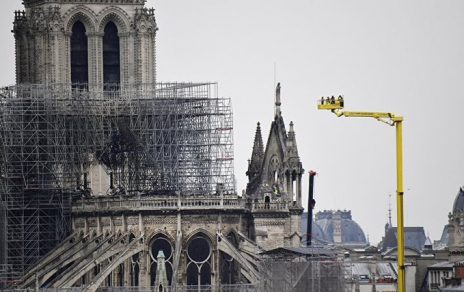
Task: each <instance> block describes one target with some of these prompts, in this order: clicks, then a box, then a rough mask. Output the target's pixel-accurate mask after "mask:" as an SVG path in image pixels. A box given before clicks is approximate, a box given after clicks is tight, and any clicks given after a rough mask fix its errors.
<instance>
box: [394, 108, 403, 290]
mask: <svg viewBox="0 0 464 292" xmlns="http://www.w3.org/2000/svg"><path fill="white" fill-rule="evenodd" d="M394 121H395V125H396V184H397V190H396V199H397V211H396V212H397V221H398V291H399V292H405V291H406V283H405V281H406V277H405V267H404V221H403V194H404V191H403V118H402V117H398V118H396V120H394Z"/></svg>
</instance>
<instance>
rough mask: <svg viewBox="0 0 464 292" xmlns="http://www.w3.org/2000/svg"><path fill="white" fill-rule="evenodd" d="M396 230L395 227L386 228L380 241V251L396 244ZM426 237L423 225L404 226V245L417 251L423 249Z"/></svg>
mask: <svg viewBox="0 0 464 292" xmlns="http://www.w3.org/2000/svg"><path fill="white" fill-rule="evenodd" d="M397 235H398V231H397V228H396V227H390V228H388V230H386V234H385V237H384V238H383V241H382V242H381V251H382V252H385V251H388V250H389V249H393V248H396V247H397V246H398V236H397ZM426 241H427V237H426V236H425V231H424V227H405V228H404V245H405V247H408V248H413V249H415V250H417V251H418V252H420V251H422V250H423V249H424V246H425V243H426Z"/></svg>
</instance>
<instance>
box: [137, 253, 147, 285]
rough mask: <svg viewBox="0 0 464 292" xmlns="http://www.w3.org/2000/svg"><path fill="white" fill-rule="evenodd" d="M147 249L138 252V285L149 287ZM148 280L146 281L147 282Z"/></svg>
mask: <svg viewBox="0 0 464 292" xmlns="http://www.w3.org/2000/svg"><path fill="white" fill-rule="evenodd" d="M147 254H148V251H147V250H146V248H144V250H142V251H141V252H140V253H139V287H150V284H149V281H147V279H148V273H147V271H148V261H147V260H148V257H147ZM147 282H148V283H147Z"/></svg>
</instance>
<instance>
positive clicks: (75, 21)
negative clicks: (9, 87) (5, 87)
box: [13, 0, 158, 88]
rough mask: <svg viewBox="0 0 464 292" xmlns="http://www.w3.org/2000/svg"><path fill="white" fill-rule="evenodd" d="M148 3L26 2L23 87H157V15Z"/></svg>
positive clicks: (19, 27) (20, 16) (19, 30)
mask: <svg viewBox="0 0 464 292" xmlns="http://www.w3.org/2000/svg"><path fill="white" fill-rule="evenodd" d="M144 2H145V0H104V1H102V0H87V1H83V0H54V1H51V0H25V1H24V5H25V8H26V10H25V11H17V12H15V21H14V29H13V32H14V36H15V40H16V82H17V83H18V84H23V83H30V84H71V83H72V84H81V85H83V86H86V85H87V84H88V86H89V87H90V88H98V87H101V86H102V85H103V84H107V85H106V86H109V85H111V86H113V85H119V84H121V85H126V84H131V85H132V84H134V85H142V84H144V85H145V84H154V83H155V81H156V69H155V67H156V66H155V64H156V57H155V36H156V31H157V29H158V28H157V25H156V21H155V17H154V9H147V8H145V7H144Z"/></svg>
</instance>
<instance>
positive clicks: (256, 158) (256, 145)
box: [246, 122, 264, 179]
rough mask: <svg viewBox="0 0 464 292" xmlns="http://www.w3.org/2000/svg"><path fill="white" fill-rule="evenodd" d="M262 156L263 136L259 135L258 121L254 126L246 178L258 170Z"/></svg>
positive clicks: (259, 125)
mask: <svg viewBox="0 0 464 292" xmlns="http://www.w3.org/2000/svg"><path fill="white" fill-rule="evenodd" d="M263 157H264V146H263V136H262V135H261V124H260V123H259V122H258V125H257V126H256V133H255V141H254V142H253V152H252V153H251V160H249V163H248V171H247V173H246V174H247V175H248V178H249V179H251V178H253V177H255V176H256V174H257V173H258V172H259V171H260V169H261V165H262V163H263Z"/></svg>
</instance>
